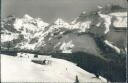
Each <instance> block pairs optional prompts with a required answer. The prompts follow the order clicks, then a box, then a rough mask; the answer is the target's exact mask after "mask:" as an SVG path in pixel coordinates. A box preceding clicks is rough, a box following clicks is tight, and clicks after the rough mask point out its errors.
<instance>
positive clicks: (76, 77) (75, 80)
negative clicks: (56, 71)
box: [75, 75, 80, 83]
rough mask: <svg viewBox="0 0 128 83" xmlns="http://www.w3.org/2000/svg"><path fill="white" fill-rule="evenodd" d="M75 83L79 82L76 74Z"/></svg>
mask: <svg viewBox="0 0 128 83" xmlns="http://www.w3.org/2000/svg"><path fill="white" fill-rule="evenodd" d="M75 83H80V82H79V79H78V76H77V75H76V80H75Z"/></svg>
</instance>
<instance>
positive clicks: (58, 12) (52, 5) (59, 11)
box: [2, 0, 127, 22]
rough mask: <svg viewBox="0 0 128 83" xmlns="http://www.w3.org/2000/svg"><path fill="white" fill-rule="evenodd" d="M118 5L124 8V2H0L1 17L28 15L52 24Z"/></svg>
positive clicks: (47, 0) (70, 0) (64, 0)
mask: <svg viewBox="0 0 128 83" xmlns="http://www.w3.org/2000/svg"><path fill="white" fill-rule="evenodd" d="M108 3H113V4H119V5H121V6H124V7H126V6H127V2H126V0H2V17H7V16H8V15H15V16H16V17H22V16H23V15H24V14H29V15H30V16H32V17H41V18H42V19H43V20H44V21H46V22H52V21H54V20H55V19H57V18H58V17H60V18H63V19H64V20H66V21H70V20H72V19H73V18H75V17H77V16H79V15H80V13H81V12H82V11H89V10H94V9H95V8H96V7H97V5H98V4H100V5H106V4H108Z"/></svg>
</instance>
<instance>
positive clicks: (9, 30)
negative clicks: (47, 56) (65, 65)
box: [1, 6, 127, 81]
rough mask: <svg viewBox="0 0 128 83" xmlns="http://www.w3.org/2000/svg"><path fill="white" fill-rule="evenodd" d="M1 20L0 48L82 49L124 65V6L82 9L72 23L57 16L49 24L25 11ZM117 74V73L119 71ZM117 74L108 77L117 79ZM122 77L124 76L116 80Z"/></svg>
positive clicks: (125, 25) (66, 50) (37, 50)
mask: <svg viewBox="0 0 128 83" xmlns="http://www.w3.org/2000/svg"><path fill="white" fill-rule="evenodd" d="M1 24H2V26H1V27H2V30H1V47H2V50H11V51H17V50H18V51H19V50H22V51H32V52H33V51H34V52H38V53H77V52H84V53H87V54H91V55H93V56H95V57H98V58H100V59H101V60H103V61H106V62H107V63H111V62H113V63H115V64H119V67H120V64H123V67H125V64H126V63H125V58H126V54H127V42H126V41H127V40H126V37H127V34H126V33H127V11H126V9H125V8H121V7H119V6H106V7H101V6H98V9H97V10H95V11H91V12H82V13H81V15H80V16H78V17H77V18H76V19H74V20H73V21H72V22H71V23H68V22H65V21H64V20H63V19H61V18H58V19H57V20H56V21H55V22H53V23H51V24H49V23H46V22H44V21H43V20H42V19H41V18H33V17H31V16H29V15H27V14H26V15H24V16H23V17H22V18H16V17H14V16H9V17H7V18H6V19H3V20H2V23H1ZM94 60H95V59H94ZM98 64H99V63H98ZM81 67H83V66H81ZM119 67H117V68H119ZM121 67H122V65H121ZM83 68H84V67H83ZM115 69H116V68H115ZM105 71H106V70H105ZM103 72H104V69H103ZM124 72H125V68H124V70H123V74H122V73H121V76H122V75H123V76H125V75H124ZM115 74H116V73H115ZM115 76H116V75H115ZM117 76H119V77H120V74H119V75H117ZM106 77H108V76H106ZM113 77H114V76H113ZM119 77H117V78H115V79H114V80H112V79H110V80H111V81H117V80H118V78H119ZM124 80H125V78H124V79H121V80H118V81H124Z"/></svg>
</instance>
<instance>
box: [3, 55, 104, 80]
mask: <svg viewBox="0 0 128 83" xmlns="http://www.w3.org/2000/svg"><path fill="white" fill-rule="evenodd" d="M49 60H50V61H51V64H48V65H40V64H36V63H33V62H31V59H29V58H25V57H22V58H21V57H12V56H7V55H3V54H2V55H1V80H2V82H75V79H76V75H77V76H78V79H79V81H80V82H106V79H104V78H103V77H100V78H99V79H98V78H95V75H93V74H91V73H88V72H87V71H85V70H83V69H81V68H79V67H78V66H76V65H75V64H74V63H71V62H69V61H66V60H62V59H56V58H50V59H49Z"/></svg>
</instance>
